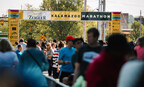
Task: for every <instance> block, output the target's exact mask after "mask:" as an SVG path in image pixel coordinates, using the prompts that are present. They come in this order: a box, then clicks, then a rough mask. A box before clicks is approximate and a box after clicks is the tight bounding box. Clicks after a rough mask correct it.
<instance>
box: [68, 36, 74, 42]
mask: <svg viewBox="0 0 144 87" xmlns="http://www.w3.org/2000/svg"><path fill="white" fill-rule="evenodd" d="M74 39H75V38H74V37H73V36H67V37H66V42H68V41H70V40H74Z"/></svg>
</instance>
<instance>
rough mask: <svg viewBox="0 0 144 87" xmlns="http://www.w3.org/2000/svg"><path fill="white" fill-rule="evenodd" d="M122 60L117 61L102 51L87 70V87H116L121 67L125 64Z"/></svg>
mask: <svg viewBox="0 0 144 87" xmlns="http://www.w3.org/2000/svg"><path fill="white" fill-rule="evenodd" d="M123 59H124V58H122V60H121V62H120V61H117V60H115V59H114V58H113V57H111V56H109V55H108V54H107V53H106V51H105V50H104V51H102V53H101V54H100V56H98V57H97V58H94V60H93V62H92V63H91V64H90V66H89V67H88V69H87V72H86V75H85V76H86V77H85V78H86V81H87V87H116V86H117V80H118V76H119V72H120V69H121V66H122V65H123V64H124V63H125V62H124V60H123Z"/></svg>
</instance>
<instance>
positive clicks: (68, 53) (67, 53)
mask: <svg viewBox="0 0 144 87" xmlns="http://www.w3.org/2000/svg"><path fill="white" fill-rule="evenodd" d="M74 53H75V48H68V47H64V48H62V49H61V50H60V51H59V59H60V60H62V61H70V63H69V64H62V66H61V68H60V70H61V71H64V72H71V73H72V72H73V67H72V63H71V57H72V55H73V54H74Z"/></svg>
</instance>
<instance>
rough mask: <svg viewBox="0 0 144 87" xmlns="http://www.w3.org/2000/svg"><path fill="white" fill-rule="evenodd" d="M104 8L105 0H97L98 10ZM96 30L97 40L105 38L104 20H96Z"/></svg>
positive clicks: (101, 10)
mask: <svg viewBox="0 0 144 87" xmlns="http://www.w3.org/2000/svg"><path fill="white" fill-rule="evenodd" d="M105 8H106V1H105V0H99V8H98V9H99V10H98V11H99V12H105ZM98 30H99V32H100V36H99V40H105V22H102V21H99V22H98Z"/></svg>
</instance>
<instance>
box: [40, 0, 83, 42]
mask: <svg viewBox="0 0 144 87" xmlns="http://www.w3.org/2000/svg"><path fill="white" fill-rule="evenodd" d="M82 9H83V1H82V0H77V2H73V0H58V1H57V0H43V4H42V6H41V10H49V11H82ZM45 25H46V26H49V29H48V31H47V32H49V36H50V37H53V39H58V40H65V37H66V36H68V35H72V36H75V37H81V36H82V31H81V26H82V22H76V21H74V22H72V21H49V22H48V23H46V24H45Z"/></svg>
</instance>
